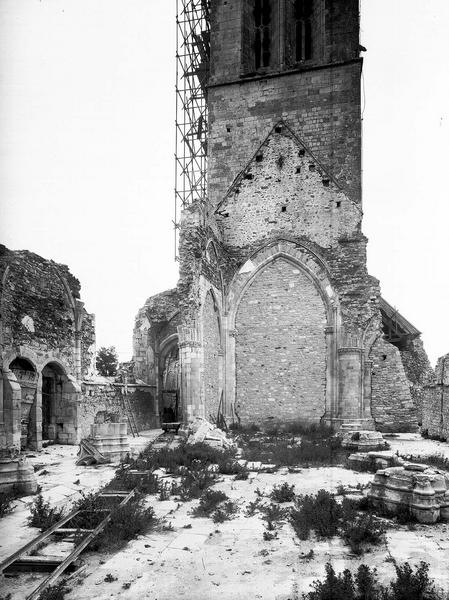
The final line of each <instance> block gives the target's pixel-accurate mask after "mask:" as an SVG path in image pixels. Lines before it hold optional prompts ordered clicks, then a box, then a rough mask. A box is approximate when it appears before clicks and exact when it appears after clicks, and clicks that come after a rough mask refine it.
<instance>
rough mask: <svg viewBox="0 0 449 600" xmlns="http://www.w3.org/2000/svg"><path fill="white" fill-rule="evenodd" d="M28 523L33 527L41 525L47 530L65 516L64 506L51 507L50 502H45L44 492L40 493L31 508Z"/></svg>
mask: <svg viewBox="0 0 449 600" xmlns="http://www.w3.org/2000/svg"><path fill="white" fill-rule="evenodd" d="M30 512H31V514H30V516H29V517H28V523H29V524H30V525H31V527H39V528H40V530H41V531H46V530H47V529H50V527H52V526H53V525H55V524H56V523H57V522H58V521H60V520H61V519H62V518H63V516H64V509H63V508H56V507H53V508H52V507H50V502H48V501H47V502H45V500H44V498H43V496H42V494H38V496H37V497H36V499H35V500H34V502H33V504H32V505H31V508H30Z"/></svg>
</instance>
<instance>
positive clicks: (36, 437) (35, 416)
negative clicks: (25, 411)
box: [30, 373, 42, 450]
mask: <svg viewBox="0 0 449 600" xmlns="http://www.w3.org/2000/svg"><path fill="white" fill-rule="evenodd" d="M30 420H31V424H30V425H31V427H30V430H31V443H30V445H31V447H32V448H33V450H42V373H39V377H38V380H37V387H36V397H35V400H34V403H33V405H32V407H31V410H30Z"/></svg>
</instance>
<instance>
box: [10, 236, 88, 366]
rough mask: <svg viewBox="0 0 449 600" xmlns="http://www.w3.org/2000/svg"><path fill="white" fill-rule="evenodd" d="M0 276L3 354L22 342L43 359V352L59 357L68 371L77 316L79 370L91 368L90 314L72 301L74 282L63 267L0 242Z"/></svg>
mask: <svg viewBox="0 0 449 600" xmlns="http://www.w3.org/2000/svg"><path fill="white" fill-rule="evenodd" d="M0 280H1V282H2V285H1V289H0V294H1V308H2V310H1V324H2V334H1V337H2V339H1V346H2V350H3V354H4V356H6V353H8V352H10V353H12V352H14V349H17V348H19V347H20V346H23V347H25V348H27V349H29V350H31V351H33V352H35V353H36V354H38V355H39V356H41V357H43V359H45V356H46V355H49V356H50V355H51V356H54V357H59V358H60V359H61V360H62V361H63V362H64V363H65V364H66V365H68V366H69V368H70V371H71V373H74V372H75V371H76V364H75V351H74V349H75V332H76V330H77V326H76V322H75V321H76V318H80V320H82V325H81V329H80V333H81V361H82V364H81V375H82V376H86V375H87V374H88V373H89V372H92V364H93V359H94V354H95V331H94V324H93V323H94V321H93V316H92V315H89V314H88V313H87V312H86V311H85V310H84V308H82V304H80V303H79V304H77V301H78V302H79V295H80V284H79V281H78V280H77V279H76V278H75V277H74V276H73V275H72V274H71V273H70V272H69V270H68V268H67V267H66V266H65V265H60V264H57V263H54V262H53V261H49V260H45V259H43V258H42V257H40V256H38V255H37V254H33V253H32V252H28V251H15V252H13V251H11V250H8V249H7V248H5V247H4V246H0ZM74 306H75V309H76V310H77V311H79V314H78V315H77V314H76V313H75V310H74Z"/></svg>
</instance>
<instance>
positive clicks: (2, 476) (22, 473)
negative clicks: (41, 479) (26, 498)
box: [0, 455, 37, 495]
mask: <svg viewBox="0 0 449 600" xmlns="http://www.w3.org/2000/svg"><path fill="white" fill-rule="evenodd" d="M13 490H14V491H17V492H19V493H20V494H26V495H28V494H35V493H36V492H37V479H36V475H35V473H34V469H33V467H32V465H31V464H30V463H29V462H28V461H27V460H26V458H24V457H22V456H20V455H19V456H15V457H11V458H7V457H3V458H0V491H2V492H10V491H13Z"/></svg>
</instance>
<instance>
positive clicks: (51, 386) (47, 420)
mask: <svg viewBox="0 0 449 600" xmlns="http://www.w3.org/2000/svg"><path fill="white" fill-rule="evenodd" d="M66 379H67V377H66V375H65V373H64V370H63V369H62V367H61V366H60V365H58V364H57V363H49V364H47V365H46V366H45V367H44V368H43V370H42V439H43V440H56V439H57V438H58V433H60V431H58V428H59V430H61V431H62V429H63V427H64V419H65V418H66V415H64V412H65V411H64V406H63V404H64V400H63V388H64V383H65V381H66Z"/></svg>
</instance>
